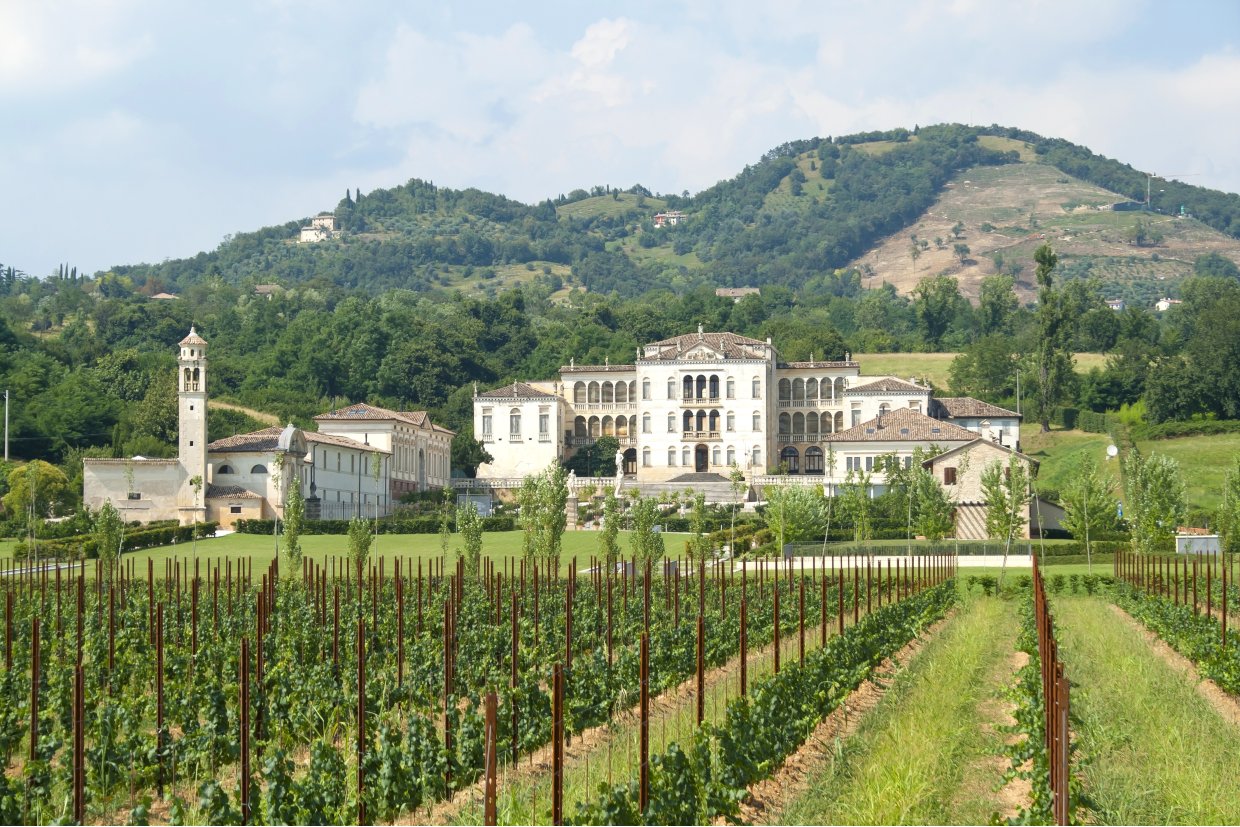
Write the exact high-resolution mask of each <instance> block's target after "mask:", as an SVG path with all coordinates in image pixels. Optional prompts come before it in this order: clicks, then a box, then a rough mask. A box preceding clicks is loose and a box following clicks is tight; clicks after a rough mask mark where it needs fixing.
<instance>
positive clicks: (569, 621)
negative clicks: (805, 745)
mask: <svg viewBox="0 0 1240 827" xmlns="http://www.w3.org/2000/svg"><path fill="white" fill-rule="evenodd" d="M424 562H425V561H422V560H419V561H416V567H415V561H412V560H408V559H401V558H396V559H388V560H385V559H382V558H380V559H378V560H377V561H375V562H372V563H370V564H368V565H366V566H365V568H361V567H358V568H354V567H353V566H352V565H351V564H348V563H346V562H345V560H344V559H342V558H327V559H324V560H321V561H312V560H309V559H305V560H303V562H302V566H301V568H300V570H297V571H294V572H293V573H291V574H289V573H287V572H285V573H281V572H280V571H279V570H278V569H279V564H278V563H273V564H272V566H271V567H270V568H269V569H267V570H265V571H258V572H255V571H254V570H253V568H252V565H250V564H249V563H248V561H246V560H231V559H229V560H212V559H205V558H198V559H194V560H190V559H187V558H179V559H174V560H168V561H166V562H165V565H164V566H163V567H162V568H163V570H162V571H156V570H155V566H154V565H153V564H152V563H151V562H150V561H149V560H148V561H147V567H146V570H145V571H141V570H137V569H136V567H135V564H134V560H133V559H132V558H127V559H126V560H125V562H124V563H123V564H122V565H121V566H119V567H118V568H117V569H116V570H115V571H112V572H107V571H101V570H99V569H98V567H97V565H96V566H92V568H93V570H92V571H89V572H88V571H87V569H86V564H85V562H83V563H81V564H79V565H78V566H75V567H73V568H54V569H48V568H43V569H40V570H34V569H24V570H18V571H15V572H9V573H8V574H9V576H8V577H7V578H6V580H5V582H6V584H7V590H6V593H5V618H4V623H5V641H4V646H5V651H4V658H5V660H4V666H5V670H4V674H3V680H2V681H0V693H2V694H3V697H4V704H3V713H0V745H2V747H3V750H4V754H5V766H6V772H5V774H4V777H3V785H4V786H3V789H2V790H0V819H2V820H3V821H4V822H5V823H50V822H58V823H61V822H76V823H146V822H148V821H149V822H170V823H213V824H229V823H352V822H390V821H396V820H401V821H415V822H416V821H421V820H424V819H427V818H428V817H430V816H435V817H439V816H440V815H441V813H440V810H442V809H444V808H448V807H451V806H452V804H453V799H457V798H458V797H459V798H460V799H461V801H458V802H456V803H458V804H460V803H462V802H464V801H469V800H471V797H472V795H473V794H474V793H477V792H480V793H481V794H480V798H481V800H482V801H483V806H484V811H483V812H482V813H481V815H482V817H483V818H484V819H485V820H487V821H491V822H500V823H508V822H512V823H525V822H529V821H543V820H546V821H550V822H563V821H566V820H570V819H571V820H572V821H574V822H577V823H588V822H589V823H606V822H608V821H615V820H617V819H620V820H624V821H631V822H640V821H643V820H646V821H650V822H652V823H675V822H682V821H684V822H702V821H706V820H710V819H712V818H714V817H716V816H728V815H733V814H734V813H735V812H736V808H737V805H738V802H739V801H740V800H741V799H742V798H743V796H744V794H745V789H746V787H747V786H748V785H750V784H752V783H754V782H755V781H757V780H759V779H761V778H763V777H764V776H766V775H769V774H770V773H771V772H773V771H774V770H775V769H776V768H777V767H778V766H779V764H780V763H781V762H782V761H783V759H784V758H785V757H786V756H787V755H788V754H789V753H790V752H792V751H793V750H795V749H796V747H797V746H798V745H799V744H800V743H801V742H802V741H803V740H805V738H806V737H807V735H808V734H809V732H810V731H811V730H812V729H813V728H814V726H815V725H816V724H817V722H818V721H820V720H821V719H822V718H823V717H825V716H826V715H827V714H828V713H830V712H831V710H832V709H834V708H835V707H836V706H837V705H838V704H839V703H840V702H841V701H842V700H843V699H844V698H845V697H846V696H847V695H848V693H849V692H850V691H851V690H852V689H853V688H855V687H856V686H857V685H858V684H859V683H860V682H861V681H862V680H864V679H865V677H866V676H867V675H868V674H869V672H870V670H871V669H872V668H873V667H874V666H875V665H877V664H878V663H879V662H881V661H882V660H883V659H884V658H886V657H887V656H889V655H890V654H891V653H892V652H894V651H895V650H897V649H899V648H900V647H901V646H902V645H904V644H905V643H907V642H908V641H909V640H911V639H912V638H914V637H915V636H916V635H917V634H918V633H919V632H920V631H921V630H923V629H924V628H925V627H926V626H927V625H928V624H929V623H931V622H932V621H934V620H936V619H938V618H940V617H942V616H943V614H944V613H945V612H946V611H947V610H948V609H949V607H950V606H951V605H953V603H954V602H955V600H956V594H957V592H956V588H955V584H954V581H953V580H952V575H953V573H954V563H953V561H952V560H951V559H950V558H948V557H946V556H921V557H910V558H906V559H903V560H899V561H895V562H893V563H891V564H884V563H882V562H875V561H873V560H871V559H869V558H853V559H843V558H841V559H840V560H839V561H838V564H837V562H836V561H835V560H832V561H831V563H830V567H829V568H820V567H818V566H817V565H816V564H815V566H814V567H811V568H808V569H805V568H802V569H794V568H793V567H790V566H783V565H779V564H770V565H765V566H760V567H750V566H746V565H740V566H736V567H732V566H730V565H729V566H726V567H725V566H724V565H722V564H714V565H710V566H705V565H701V566H699V567H698V568H696V570H695V569H694V568H693V567H691V566H689V565H687V564H686V563H684V562H682V561H663V562H661V563H656V564H653V565H652V564H649V563H647V564H646V565H645V566H644V567H643V566H641V565H639V564H637V563H636V562H634V563H629V564H622V565H621V566H618V567H617V568H616V569H615V570H612V571H605V570H603V569H602V568H600V567H598V566H588V567H583V568H580V569H579V568H578V566H577V565H576V562H575V561H573V564H572V565H569V566H568V567H567V568H565V567H561V566H557V565H556V564H555V563H553V562H548V561H536V560H529V561H519V560H506V561H494V560H484V561H483V565H482V567H481V571H479V572H470V573H467V572H466V569H465V564H464V562H463V561H457V562H455V566H454V565H453V564H452V563H451V562H449V564H448V565H447V566H445V564H444V561H443V560H442V559H441V560H437V561H431V562H430V563H429V565H425V566H424ZM708 675H709V681H708ZM685 698H691V699H692V704H691V708H692V713H691V714H689V715H681V716H679V717H675V718H674V720H673V724H672V731H671V732H670V733H669V732H668V731H667V724H668V719H667V717H666V715H665V713H666V712H667V710H668V709H669V708H672V709H674V708H675V707H676V703H677V700H676V699H680V700H681V701H683V700H684V699H685ZM661 700H664V701H665V707H664V708H663V709H662V710H661V709H659V702H660V701H661ZM629 723H635V724H636V728H635V729H636V730H637V731H638V733H639V734H638V736H637V737H635V738H634V739H633V741H632V742H628V741H625V742H624V743H625V744H626V745H627V746H628V747H629V748H628V749H624V748H622V747H621V746H620V741H621V740H623V737H622V736H621V737H620V738H619V739H618V740H617V741H616V744H615V745H614V748H613V744H612V743H611V741H609V742H608V747H607V750H606V753H605V754H606V756H607V759H608V760H606V761H604V762H602V763H605V764H606V766H605V767H602V768H598V767H597V766H596V770H595V774H594V776H593V777H591V775H590V770H589V766H588V763H587V765H586V770H585V777H584V780H583V781H582V783H578V784H571V783H570V789H569V790H568V794H567V795H566V793H565V789H564V786H565V785H564V781H565V779H566V778H567V779H569V780H570V782H571V780H572V779H573V778H574V777H575V776H574V772H576V770H574V769H571V768H570V770H569V771H567V772H566V771H565V768H564V747H565V744H566V743H569V744H571V743H572V742H573V741H574V739H578V740H581V739H582V738H583V737H585V738H588V737H596V736H598V735H599V733H600V732H602V731H604V730H605V731H607V732H615V731H617V730H623V729H624V728H625V727H626V726H627V725H628V724H629ZM548 750H549V751H550V753H551V757H552V772H551V774H550V775H551V780H552V784H551V786H552V790H551V791H550V794H547V795H545V796H544V797H543V799H542V800H539V799H538V794H537V792H536V789H537V788H536V787H535V788H534V789H535V792H534V793H533V796H532V797H529V798H527V797H526V796H524V795H517V794H516V791H517V790H521V789H524V788H523V787H522V786H521V785H522V784H524V783H527V782H528V781H529V778H528V776H529V773H528V772H524V773H523V772H522V762H523V761H524V762H526V765H527V767H528V765H529V763H530V762H532V761H533V759H534V756H535V755H536V754H537V755H539V756H542V755H544V754H545V753H546V752H547V751H548ZM587 761H588V759H587ZM463 791H468V794H466V793H465V792H463ZM566 807H570V809H566ZM437 808H439V809H437Z"/></svg>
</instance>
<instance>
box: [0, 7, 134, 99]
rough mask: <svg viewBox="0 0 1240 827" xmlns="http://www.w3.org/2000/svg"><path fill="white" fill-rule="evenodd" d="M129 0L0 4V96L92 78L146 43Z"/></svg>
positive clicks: (124, 63)
mask: <svg viewBox="0 0 1240 827" xmlns="http://www.w3.org/2000/svg"><path fill="white" fill-rule="evenodd" d="M137 5H138V4H137V3H136V2H134V0H66V2H57V3H40V2H20V1H19V2H6V3H3V4H0V32H4V33H5V34H4V46H3V48H0V95H4V96H12V97H33V96H36V95H39V94H43V93H46V92H49V91H55V92H59V91H64V90H66V89H69V88H72V87H75V86H79V85H83V84H88V83H97V82H99V81H101V80H103V79H104V78H106V77H107V76H109V75H111V74H113V73H115V72H116V71H118V70H120V69H122V68H124V67H126V66H128V65H130V64H132V63H133V62H134V61H136V60H138V59H139V58H141V57H142V56H143V55H144V54H146V53H147V52H148V51H149V50H150V48H151V39H150V37H149V36H147V35H146V34H143V33H137V34H135V33H131V32H132V30H133V29H136V28H138V21H137V17H138V15H137V11H138V8H137Z"/></svg>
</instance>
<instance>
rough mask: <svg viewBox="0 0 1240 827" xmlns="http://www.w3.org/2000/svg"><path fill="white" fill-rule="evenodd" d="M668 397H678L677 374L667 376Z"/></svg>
mask: <svg viewBox="0 0 1240 827" xmlns="http://www.w3.org/2000/svg"><path fill="white" fill-rule="evenodd" d="M667 398H668V399H675V398H676V377H675V376H669V377H667Z"/></svg>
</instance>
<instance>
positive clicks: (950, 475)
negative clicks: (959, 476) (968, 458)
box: [943, 467, 956, 485]
mask: <svg viewBox="0 0 1240 827" xmlns="http://www.w3.org/2000/svg"><path fill="white" fill-rule="evenodd" d="M943 484H944V485H955V484H956V469H955V468H952V467H948V468H944V469H943Z"/></svg>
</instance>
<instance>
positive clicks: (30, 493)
mask: <svg viewBox="0 0 1240 827" xmlns="http://www.w3.org/2000/svg"><path fill="white" fill-rule="evenodd" d="M72 496H73V492H71V491H70V490H69V478H68V477H66V476H65V474H64V472H63V471H61V470H60V469H59V468H57V467H56V466H55V465H52V464H50V463H47V462H44V461H43V460H41V459H35V460H31V461H30V462H27V463H26V464H25V465H19V466H17V467H16V468H14V469H13V470H12V471H10V472H9V493H7V494H5V495H4V508H5V510H6V511H8V513H9V514H10V515H11V517H12V518H13V519H14V520H15V521H17V522H18V523H19V524H21V525H24V526H26V527H27V528H34V527H35V526H36V524H37V523H38V522H40V521H42V520H45V519H47V518H48V517H51V516H53V515H54V514H56V513H59V512H60V511H61V510H62V509H63V508H64V507H65V506H66V505H67V503H68V502H70V501H71V499H72Z"/></svg>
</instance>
